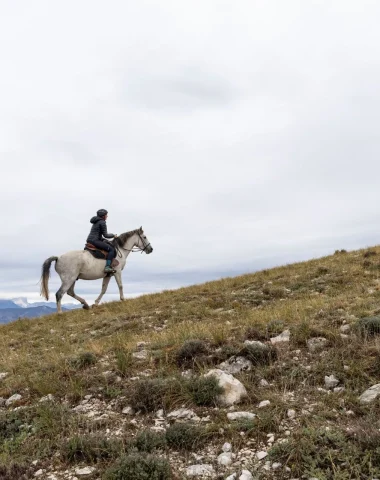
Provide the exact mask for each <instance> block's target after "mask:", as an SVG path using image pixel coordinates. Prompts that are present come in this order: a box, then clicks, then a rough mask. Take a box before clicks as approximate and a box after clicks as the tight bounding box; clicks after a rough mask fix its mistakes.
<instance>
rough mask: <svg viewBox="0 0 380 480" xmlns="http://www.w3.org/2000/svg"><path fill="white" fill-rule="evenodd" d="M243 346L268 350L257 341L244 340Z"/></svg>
mask: <svg viewBox="0 0 380 480" xmlns="http://www.w3.org/2000/svg"><path fill="white" fill-rule="evenodd" d="M244 345H254V346H255V347H261V348H268V347H267V346H266V345H265V343H263V342H259V341H258V340H245V342H244Z"/></svg>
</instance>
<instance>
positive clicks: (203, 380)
mask: <svg viewBox="0 0 380 480" xmlns="http://www.w3.org/2000/svg"><path fill="white" fill-rule="evenodd" d="M187 389H188V391H189V393H190V395H191V398H192V400H193V402H194V403H195V404H196V405H203V406H205V407H211V406H215V405H216V399H217V397H218V396H219V395H221V394H222V393H223V388H222V387H221V386H220V385H219V382H218V379H217V378H215V377H212V376H210V377H195V378H192V379H190V380H189V381H188V382H187Z"/></svg>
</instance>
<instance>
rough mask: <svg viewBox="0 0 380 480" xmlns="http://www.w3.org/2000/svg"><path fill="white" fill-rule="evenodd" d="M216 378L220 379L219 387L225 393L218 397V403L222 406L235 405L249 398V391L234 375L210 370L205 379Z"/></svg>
mask: <svg viewBox="0 0 380 480" xmlns="http://www.w3.org/2000/svg"><path fill="white" fill-rule="evenodd" d="M211 376H214V377H216V378H217V379H218V382H219V385H220V386H221V387H222V388H223V390H224V393H222V394H221V395H219V396H218V403H219V404H220V405H225V406H229V405H233V404H235V403H239V402H240V401H241V400H242V399H243V398H244V397H246V396H247V390H246V389H245V387H244V385H243V384H242V383H241V382H239V380H237V379H236V378H235V377H233V376H232V375H230V374H228V373H226V372H223V370H219V369H214V370H210V371H209V372H208V373H207V374H206V375H205V377H211Z"/></svg>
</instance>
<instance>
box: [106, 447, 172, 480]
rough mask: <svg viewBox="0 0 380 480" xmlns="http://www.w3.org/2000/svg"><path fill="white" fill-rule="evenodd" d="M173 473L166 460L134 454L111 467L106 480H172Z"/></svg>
mask: <svg viewBox="0 0 380 480" xmlns="http://www.w3.org/2000/svg"><path fill="white" fill-rule="evenodd" d="M172 478H173V477H172V473H171V469H170V465H169V463H168V461H167V460H166V459H164V458H159V457H155V456H154V455H146V454H139V453H134V454H131V455H127V456H125V457H123V458H121V459H120V460H119V461H118V462H117V463H116V464H115V465H113V466H112V467H110V468H109V469H108V470H107V471H106V473H105V476H104V479H105V480H129V479H131V480H132V479H133V480H170V479H172Z"/></svg>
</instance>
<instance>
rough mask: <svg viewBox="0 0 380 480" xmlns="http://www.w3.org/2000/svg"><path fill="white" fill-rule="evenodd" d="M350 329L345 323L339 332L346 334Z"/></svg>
mask: <svg viewBox="0 0 380 480" xmlns="http://www.w3.org/2000/svg"><path fill="white" fill-rule="evenodd" d="M350 329H351V327H350V325H348V323H346V324H345V325H342V326H341V327H340V328H339V330H340V331H341V332H342V333H347V332H349V331H350Z"/></svg>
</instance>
